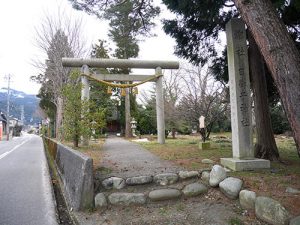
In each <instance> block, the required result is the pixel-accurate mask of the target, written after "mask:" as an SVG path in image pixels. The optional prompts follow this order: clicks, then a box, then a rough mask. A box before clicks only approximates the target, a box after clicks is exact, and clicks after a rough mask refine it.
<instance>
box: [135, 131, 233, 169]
mask: <svg viewBox="0 0 300 225" xmlns="http://www.w3.org/2000/svg"><path fill="white" fill-rule="evenodd" d="M199 142H200V138H199V137H198V138H197V137H189V136H180V137H178V138H176V139H166V144H164V145H161V144H159V143H157V142H156V140H153V141H150V142H141V143H139V144H140V145H142V146H143V147H144V148H146V149H148V150H149V151H150V152H152V153H154V154H155V155H157V156H159V157H160V158H162V159H165V160H170V161H173V162H175V163H177V164H179V165H180V166H183V167H185V168H187V169H201V168H207V164H203V163H201V161H202V159H211V160H213V161H215V162H216V163H219V161H220V158H222V157H231V156H232V152H231V144H230V145H229V146H230V147H224V146H221V145H220V143H215V142H214V141H210V142H211V146H210V149H207V150H201V149H199Z"/></svg>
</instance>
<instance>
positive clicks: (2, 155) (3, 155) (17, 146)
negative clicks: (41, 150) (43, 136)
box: [0, 138, 31, 159]
mask: <svg viewBox="0 0 300 225" xmlns="http://www.w3.org/2000/svg"><path fill="white" fill-rule="evenodd" d="M30 139H31V138H29V139H27V140H25V141H23V142H22V143H21V144H18V145H16V146H15V147H13V148H12V150H10V151H8V152H5V153H3V154H1V155H0V159H3V158H4V157H5V156H7V155H9V154H10V153H12V152H13V151H15V150H16V149H17V148H19V147H21V146H22V145H24V144H25V143H26V142H28V141H29V140H30Z"/></svg>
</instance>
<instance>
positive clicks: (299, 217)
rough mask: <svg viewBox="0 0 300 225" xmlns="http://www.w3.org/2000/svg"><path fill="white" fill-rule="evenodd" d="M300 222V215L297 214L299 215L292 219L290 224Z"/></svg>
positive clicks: (293, 224) (297, 224)
mask: <svg viewBox="0 0 300 225" xmlns="http://www.w3.org/2000/svg"><path fill="white" fill-rule="evenodd" d="M299 224H300V216H297V217H295V218H293V219H291V220H290V224H289V225H299Z"/></svg>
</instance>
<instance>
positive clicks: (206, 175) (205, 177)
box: [201, 171, 210, 184]
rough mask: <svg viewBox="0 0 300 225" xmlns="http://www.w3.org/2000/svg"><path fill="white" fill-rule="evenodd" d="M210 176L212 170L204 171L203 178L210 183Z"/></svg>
mask: <svg viewBox="0 0 300 225" xmlns="http://www.w3.org/2000/svg"><path fill="white" fill-rule="evenodd" d="M209 177H210V172H208V171H203V172H202V174H201V180H203V181H204V182H205V183H207V184H208V183H209Z"/></svg>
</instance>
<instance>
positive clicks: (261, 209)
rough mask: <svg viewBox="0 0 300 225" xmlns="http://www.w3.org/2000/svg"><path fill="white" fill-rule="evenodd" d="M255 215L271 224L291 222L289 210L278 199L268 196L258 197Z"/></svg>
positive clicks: (284, 224)
mask: <svg viewBox="0 0 300 225" xmlns="http://www.w3.org/2000/svg"><path fill="white" fill-rule="evenodd" d="M255 215H256V217H257V218H259V219H261V220H263V221H265V222H267V223H270V224H276V225H288V224H289V213H288V211H287V210H286V209H285V208H284V207H283V206H282V205H281V204H280V203H279V202H278V201H275V200H273V199H271V198H268V197H257V198H256V200H255Z"/></svg>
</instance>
